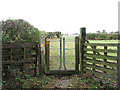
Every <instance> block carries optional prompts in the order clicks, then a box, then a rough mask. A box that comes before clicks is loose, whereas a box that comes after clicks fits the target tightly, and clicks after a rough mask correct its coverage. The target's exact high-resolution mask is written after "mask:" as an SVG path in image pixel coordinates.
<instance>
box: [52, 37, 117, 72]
mask: <svg viewBox="0 0 120 90" xmlns="http://www.w3.org/2000/svg"><path fill="white" fill-rule="evenodd" d="M63 37H64V36H63ZM59 40H60V39H57V38H54V39H50V70H58V69H59V65H60V42H59ZM89 42H90V43H118V40H89ZM88 48H91V47H90V46H88ZM97 49H104V47H103V46H97ZM107 49H108V50H117V47H114V46H109V47H108V48H107ZM62 52H63V51H62ZM87 53H93V51H87ZM99 53H100V54H101V55H104V52H99ZM107 55H108V56H117V53H107ZM62 56H63V55H62ZM62 60H63V59H62ZM99 60H103V59H99ZM108 61H110V62H114V63H117V61H115V60H113V61H112V60H108ZM65 63H66V69H67V70H69V69H73V70H74V69H75V37H74V36H68V37H67V36H65ZM62 69H64V67H63V65H62Z"/></svg>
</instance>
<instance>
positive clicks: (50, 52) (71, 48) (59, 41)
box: [45, 36, 79, 74]
mask: <svg viewBox="0 0 120 90" xmlns="http://www.w3.org/2000/svg"><path fill="white" fill-rule="evenodd" d="M45 62H46V74H74V73H77V72H78V71H79V38H78V37H73V36H71V37H68V36H67V37H63V38H62V37H61V38H54V39H50V38H46V39H45Z"/></svg>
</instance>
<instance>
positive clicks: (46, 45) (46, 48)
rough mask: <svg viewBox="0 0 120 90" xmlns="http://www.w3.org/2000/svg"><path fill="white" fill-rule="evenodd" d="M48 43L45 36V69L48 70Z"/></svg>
mask: <svg viewBox="0 0 120 90" xmlns="http://www.w3.org/2000/svg"><path fill="white" fill-rule="evenodd" d="M49 44H50V40H49V38H48V37H47V38H45V65H46V71H48V70H49V50H50V49H49Z"/></svg>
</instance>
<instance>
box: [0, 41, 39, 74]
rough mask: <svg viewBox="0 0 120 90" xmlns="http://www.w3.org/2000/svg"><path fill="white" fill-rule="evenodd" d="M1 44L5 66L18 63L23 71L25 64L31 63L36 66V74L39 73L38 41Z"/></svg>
mask: <svg viewBox="0 0 120 90" xmlns="http://www.w3.org/2000/svg"><path fill="white" fill-rule="evenodd" d="M0 45H1V44H0ZM1 46H2V52H3V53H2V64H3V66H8V65H14V64H18V65H20V68H21V70H22V71H23V69H24V68H23V66H24V64H27V63H31V64H34V66H35V67H34V70H35V75H36V74H37V62H38V60H39V48H38V44H37V43H15V44H2V45H1Z"/></svg>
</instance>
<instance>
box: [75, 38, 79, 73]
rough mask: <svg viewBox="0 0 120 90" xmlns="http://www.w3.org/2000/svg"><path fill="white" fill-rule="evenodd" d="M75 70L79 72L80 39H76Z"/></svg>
mask: <svg viewBox="0 0 120 90" xmlns="http://www.w3.org/2000/svg"><path fill="white" fill-rule="evenodd" d="M75 61H76V62H75V63H76V64H75V70H76V71H77V72H79V37H75Z"/></svg>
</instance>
